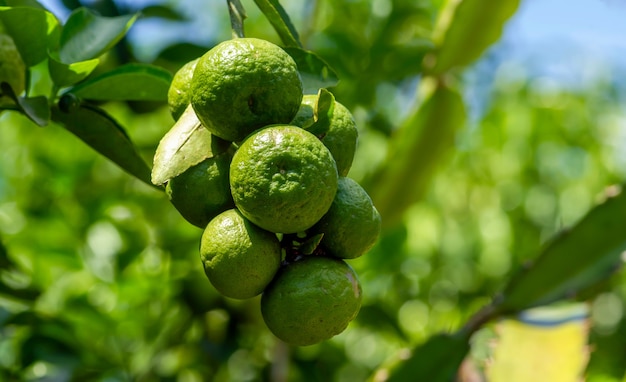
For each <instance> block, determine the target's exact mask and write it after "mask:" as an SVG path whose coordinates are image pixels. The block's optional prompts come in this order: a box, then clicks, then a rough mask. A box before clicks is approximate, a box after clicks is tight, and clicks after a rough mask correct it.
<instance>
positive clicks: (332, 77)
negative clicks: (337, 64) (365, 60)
mask: <svg viewBox="0 0 626 382" xmlns="http://www.w3.org/2000/svg"><path fill="white" fill-rule="evenodd" d="M283 49H284V50H285V51H286V52H287V53H288V54H289V55H290V56H291V58H293V60H294V61H295V62H296V64H297V65H298V72H300V77H301V78H302V85H303V88H304V89H303V91H304V94H315V93H317V91H318V90H319V89H321V88H328V87H332V86H335V85H337V84H338V83H339V77H338V76H337V74H336V73H335V71H334V70H333V69H332V68H331V67H330V66H329V65H328V64H327V63H326V62H324V60H322V59H321V58H320V57H319V56H318V55H316V54H315V53H313V52H310V51H308V50H304V49H300V48H289V47H287V48H283Z"/></svg>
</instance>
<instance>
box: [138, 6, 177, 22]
mask: <svg viewBox="0 0 626 382" xmlns="http://www.w3.org/2000/svg"><path fill="white" fill-rule="evenodd" d="M147 17H158V18H161V19H165V20H172V21H185V20H187V18H186V17H185V16H184V15H182V14H180V13H179V12H176V10H174V9H172V8H171V7H167V6H164V5H150V6H147V7H145V8H143V9H142V10H141V18H147Z"/></svg>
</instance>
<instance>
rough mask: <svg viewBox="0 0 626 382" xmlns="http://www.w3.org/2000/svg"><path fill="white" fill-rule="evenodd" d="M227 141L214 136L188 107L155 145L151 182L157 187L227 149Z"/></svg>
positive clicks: (228, 144) (228, 143)
mask: <svg viewBox="0 0 626 382" xmlns="http://www.w3.org/2000/svg"><path fill="white" fill-rule="evenodd" d="M229 146H230V142H226V141H224V140H222V139H219V138H217V137H214V136H213V135H212V134H211V133H210V132H209V131H208V130H207V129H206V128H205V127H204V126H202V124H201V123H200V121H199V120H198V117H197V116H196V113H195V112H194V111H193V108H192V107H191V105H190V106H188V107H187V109H186V110H185V112H184V113H183V115H181V117H180V118H179V119H178V121H177V122H176V123H175V124H174V126H172V128H171V129H170V131H168V132H167V134H165V135H164V136H163V138H162V139H161V142H159V146H158V147H157V150H156V153H155V155H154V165H153V167H152V183H154V184H155V185H157V186H160V185H162V184H164V183H165V182H167V181H168V180H170V179H172V178H174V177H175V176H177V175H180V174H182V173H183V172H185V170H187V169H188V168H190V167H192V166H195V165H196V164H198V163H200V162H202V161H203V160H205V159H207V158H211V157H213V156H214V155H215V154H219V153H222V152H224V151H226V150H227V149H228V147H229Z"/></svg>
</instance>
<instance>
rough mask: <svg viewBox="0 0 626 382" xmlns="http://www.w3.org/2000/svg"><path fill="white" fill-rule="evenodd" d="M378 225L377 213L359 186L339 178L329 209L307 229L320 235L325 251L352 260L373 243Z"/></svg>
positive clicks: (352, 181)
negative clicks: (321, 234) (321, 235)
mask: <svg viewBox="0 0 626 382" xmlns="http://www.w3.org/2000/svg"><path fill="white" fill-rule="evenodd" d="M380 225H381V219H380V214H379V213H378V211H377V210H376V207H374V204H373V203H372V199H371V198H370V197H369V195H368V194H367V192H366V191H365V190H364V189H363V187H361V186H360V185H359V184H358V183H357V182H355V181H354V180H352V179H350V178H346V177H340V178H339V184H338V186H337V194H336V195H335V199H334V200H333V203H332V205H331V206H330V209H329V210H328V212H327V213H326V215H324V217H322V219H321V220H320V221H319V222H318V223H317V224H315V226H314V227H313V228H311V230H310V232H311V233H313V234H318V233H323V234H324V236H323V237H322V241H321V243H320V245H321V246H322V247H323V248H325V249H326V250H327V251H328V252H329V254H331V255H333V256H336V257H340V258H342V259H353V258H356V257H359V256H361V255H362V254H364V253H365V252H367V251H368V250H369V249H370V248H372V246H373V245H374V244H375V243H376V240H377V239H378V235H379V234H380Z"/></svg>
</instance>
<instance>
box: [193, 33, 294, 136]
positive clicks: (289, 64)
mask: <svg viewBox="0 0 626 382" xmlns="http://www.w3.org/2000/svg"><path fill="white" fill-rule="evenodd" d="M301 100H302V81H301V79H300V74H299V73H298V68H297V66H296V63H295V61H294V60H293V59H292V58H291V57H290V56H289V55H288V54H287V53H286V52H285V51H284V50H283V49H281V48H280V47H279V46H278V45H275V44H272V43H271V42H268V41H265V40H259V39H255V38H238V39H234V40H228V41H224V42H222V43H220V44H218V45H217V46H215V47H214V48H213V49H211V50H209V51H208V52H207V53H206V54H204V55H203V56H202V57H201V58H200V60H199V61H198V63H197V65H196V68H195V70H194V74H193V78H192V80H191V105H192V106H193V108H194V110H195V112H196V114H197V115H198V119H200V121H201V122H202V124H203V125H204V126H205V127H206V128H207V129H209V131H211V132H212V133H213V134H215V135H217V136H218V137H220V138H223V139H226V140H229V141H234V142H239V141H241V140H243V139H244V138H245V137H246V136H247V135H249V134H250V133H252V132H253V131H254V130H256V129H259V128H261V127H263V126H266V125H270V124H279V123H288V122H289V121H291V119H292V118H293V116H294V115H295V114H296V112H297V111H298V107H300V101H301Z"/></svg>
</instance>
